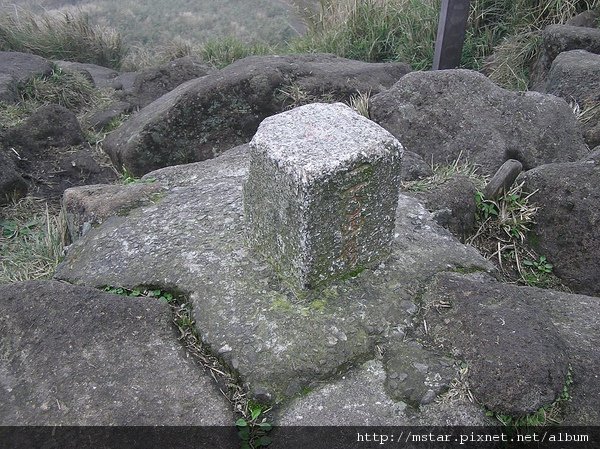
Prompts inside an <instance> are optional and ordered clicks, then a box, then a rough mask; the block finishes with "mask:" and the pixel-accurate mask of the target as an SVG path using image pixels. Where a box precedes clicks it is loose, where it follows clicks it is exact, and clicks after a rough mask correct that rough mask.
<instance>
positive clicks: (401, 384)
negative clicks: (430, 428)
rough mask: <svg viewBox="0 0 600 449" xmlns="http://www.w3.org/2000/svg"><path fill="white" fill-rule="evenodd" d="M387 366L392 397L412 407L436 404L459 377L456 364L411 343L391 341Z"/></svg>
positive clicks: (386, 355)
mask: <svg viewBox="0 0 600 449" xmlns="http://www.w3.org/2000/svg"><path fill="white" fill-rule="evenodd" d="M384 363H385V369H386V372H387V377H386V380H385V386H386V389H387V391H388V393H389V395H390V397H391V398H392V399H395V400H398V401H403V402H406V403H407V404H409V405H412V406H413V407H419V406H420V405H425V404H429V403H431V402H433V401H434V400H435V398H436V397H437V396H438V395H439V394H441V393H443V392H444V391H446V390H448V388H449V386H450V383H451V382H452V379H454V378H455V377H457V375H458V373H457V369H456V368H455V367H454V366H453V365H454V360H452V359H451V358H449V357H445V356H444V355H442V354H440V353H437V352H435V351H431V350H428V349H426V348H424V347H423V345H422V344H420V343H418V342H416V341H410V340H409V341H398V340H391V341H390V342H389V343H388V344H387V349H386V352H385V356H384Z"/></svg>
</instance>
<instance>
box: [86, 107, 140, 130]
mask: <svg viewBox="0 0 600 449" xmlns="http://www.w3.org/2000/svg"><path fill="white" fill-rule="evenodd" d="M132 110H133V106H132V105H131V104H129V103H128V102H126V101H115V102H113V103H111V104H109V105H108V106H106V107H105V108H103V109H101V110H99V111H96V112H94V113H93V114H92V115H91V116H89V117H88V118H87V120H86V122H87V123H88V124H89V126H90V127H91V128H93V129H94V130H96V131H101V130H103V129H104V128H106V127H107V126H109V125H110V124H111V122H112V121H113V120H114V119H116V118H118V117H120V116H121V115H123V114H127V113H128V112H131V111H132Z"/></svg>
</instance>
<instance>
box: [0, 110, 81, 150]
mask: <svg viewBox="0 0 600 449" xmlns="http://www.w3.org/2000/svg"><path fill="white" fill-rule="evenodd" d="M83 140H84V137H83V131H82V130H81V126H80V125H79V122H78V121H77V117H76V116H75V114H74V113H72V112H71V111H69V110H68V109H67V108H65V107H64V106H60V105H58V104H49V105H45V106H41V107H39V108H38V109H37V110H36V111H35V112H34V113H33V114H31V115H30V116H29V117H28V118H27V119H26V120H25V121H24V122H23V123H22V124H20V125H18V126H16V127H14V128H11V129H10V130H8V131H7V132H6V137H5V145H10V146H14V147H18V148H20V149H22V150H23V151H24V152H25V154H26V155H27V156H29V157H31V158H35V157H39V155H40V154H41V153H42V152H43V151H44V150H46V149H48V148H49V147H56V148H66V147H69V146H72V145H78V144H80V143H82V142H83Z"/></svg>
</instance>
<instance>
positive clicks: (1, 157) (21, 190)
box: [0, 148, 29, 206]
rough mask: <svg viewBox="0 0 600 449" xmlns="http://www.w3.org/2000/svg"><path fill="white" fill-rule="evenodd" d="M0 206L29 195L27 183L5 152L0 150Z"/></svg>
mask: <svg viewBox="0 0 600 449" xmlns="http://www.w3.org/2000/svg"><path fill="white" fill-rule="evenodd" d="M0 167H2V169H0V206H3V205H5V204H8V203H9V202H10V201H11V200H17V199H19V198H21V197H23V196H25V195H26V194H27V190H28V188H29V187H28V185H27V182H25V180H24V179H23V178H22V177H21V175H20V174H19V172H18V171H17V168H16V167H15V164H14V163H13V161H12V159H11V158H10V156H9V155H8V154H7V153H5V150H3V149H2V148H0Z"/></svg>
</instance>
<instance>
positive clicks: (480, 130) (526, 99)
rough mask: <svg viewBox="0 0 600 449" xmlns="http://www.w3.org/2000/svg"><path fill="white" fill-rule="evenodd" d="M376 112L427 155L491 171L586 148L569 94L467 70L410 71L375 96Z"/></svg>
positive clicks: (575, 154) (570, 155)
mask: <svg viewBox="0 0 600 449" xmlns="http://www.w3.org/2000/svg"><path fill="white" fill-rule="evenodd" d="M371 117H372V118H373V120H374V121H375V122H377V123H379V124H380V125H381V126H383V127H384V128H386V129H387V130H388V131H390V132H391V133H392V134H394V136H396V137H397V138H398V140H399V141H400V142H401V143H402V145H403V146H404V148H405V149H406V150H408V151H413V152H415V153H417V154H419V155H421V156H422V157H423V158H424V159H425V160H426V161H430V160H432V159H433V162H434V163H446V162H452V161H454V160H456V159H458V158H459V157H462V158H466V159H467V160H468V161H469V162H472V163H476V164H478V165H480V166H481V167H482V173H483V174H489V175H492V174H494V173H495V172H496V170H498V168H500V166H501V165H502V164H503V163H504V162H505V161H506V160H507V159H517V160H519V161H520V162H521V163H522V164H523V168H524V169H530V168H533V167H536V166H538V165H541V164H545V163H549V162H557V161H574V160H577V159H579V158H580V157H582V156H583V155H584V154H585V153H586V152H587V150H586V146H585V143H584V141H583V137H582V136H581V133H580V131H579V128H578V124H577V122H576V120H575V117H574V116H573V113H572V111H571V109H570V108H569V107H568V105H567V104H566V103H565V102H564V101H563V100H561V99H559V98H556V97H554V96H552V95H542V94H539V93H537V92H525V93H517V92H511V91H508V90H505V89H502V88H500V87H498V86H496V85H495V84H494V83H492V82H491V81H490V80H489V79H487V78H486V77H485V76H483V75H481V74H479V73H477V72H473V71H469V70H440V71H433V72H413V73H409V74H408V75H406V76H404V77H402V78H401V79H400V81H399V82H397V83H396V84H395V85H394V86H393V87H392V88H391V89H389V90H387V91H385V92H383V93H381V94H379V95H375V96H374V97H373V98H372V99H371Z"/></svg>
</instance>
